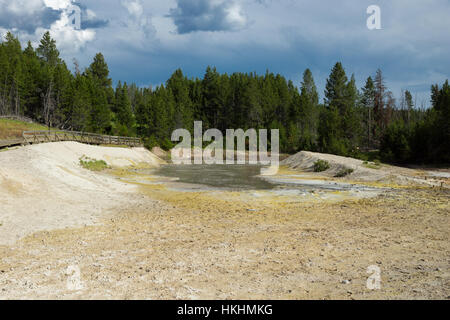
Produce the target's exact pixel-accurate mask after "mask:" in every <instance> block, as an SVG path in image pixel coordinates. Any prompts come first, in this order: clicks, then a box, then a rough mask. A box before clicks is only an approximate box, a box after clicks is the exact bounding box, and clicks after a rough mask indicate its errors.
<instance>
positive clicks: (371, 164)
mask: <svg viewBox="0 0 450 320" xmlns="http://www.w3.org/2000/svg"><path fill="white" fill-rule="evenodd" d="M363 166H364V167H366V168H369V169H375V170H379V169H380V168H381V163H380V161H379V160H375V161H374V162H367V161H364V162H363Z"/></svg>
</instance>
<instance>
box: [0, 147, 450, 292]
mask: <svg viewBox="0 0 450 320" xmlns="http://www.w3.org/2000/svg"><path fill="white" fill-rule="evenodd" d="M114 149H117V148H114ZM9 152H10V151H8V152H7V154H8V153H9ZM30 152H31V151H30ZM32 152H35V151H32ZM122 152H124V158H126V156H128V152H126V151H122ZM44 153H45V152H44ZM30 155H31V154H30ZM33 155H34V156H35V154H33ZM125 155H126V156H125ZM45 156H46V157H50V158H51V157H53V156H51V155H49V154H47V153H45ZM80 156H81V155H80ZM148 156H149V157H150V158H152V159H153V156H150V155H148ZM2 157H5V156H4V155H1V154H0V161H1V159H2ZM8 157H9V158H8ZM8 157H6V159H9V160H10V161H12V160H13V159H16V161H15V164H14V165H12V164H9V165H10V167H8V168H9V170H3V171H2V176H1V177H2V179H3V180H2V184H1V185H2V193H1V196H2V200H3V199H4V198H5V197H4V196H3V195H4V191H3V190H6V189H7V188H8V191H7V192H8V194H10V195H11V194H14V192H17V194H16V195H17V199H23V201H25V200H26V199H28V200H29V201H30V202H29V206H28V208H29V209H30V208H33V206H32V205H31V203H32V200H33V199H34V198H35V197H36V195H35V192H38V191H39V189H42V187H36V188H34V189H33V188H32V186H33V185H34V184H31V183H30V185H28V184H24V183H23V182H21V183H23V184H24V186H25V188H24V190H25V191H24V192H25V194H22V193H21V189H22V186H20V185H17V184H15V183H14V181H18V180H17V178H14V177H16V175H17V174H18V172H16V173H15V175H12V174H9V172H12V171H10V170H11V168H12V169H14V166H18V167H17V168H16V170H18V171H19V172H22V170H23V169H20V165H19V163H18V162H23V161H25V158H18V155H15V156H12V155H8ZM77 157H78V153H77V154H76V155H74V156H72V158H71V159H72V160H67V161H68V163H67V164H66V165H67V166H69V165H70V166H69V168H70V170H73V171H76V173H77V175H79V176H81V178H82V180H79V179H81V178H80V177H79V179H76V181H77V183H75V182H71V183H70V184H69V186H65V183H66V182H64V181H65V179H66V175H67V174H69V173H67V170H66V169H67V168H65V169H64V170H62V169H61V171H59V169H58V170H56V169H55V170H56V172H57V173H58V172H59V173H58V174H61V176H64V179H63V181H60V180H58V179H55V178H54V176H55V175H56V174H57V173H53V174H52V175H50V174H49V173H48V172H47V170H49V169H50V167H48V168H46V170H44V171H33V172H32V173H33V174H31V173H30V177H32V178H33V179H36V181H41V182H42V179H44V177H46V178H45V179H44V181H45V182H46V183H48V186H47V188H51V191H53V192H55V194H56V195H57V197H56V198H57V199H60V201H61V202H60V205H61V207H58V206H55V207H52V206H49V207H47V208H46V211H43V208H45V206H44V207H42V205H43V203H44V202H43V201H42V202H40V205H41V207H38V206H35V207H34V208H35V209H34V211H33V214H37V215H39V217H40V219H44V218H45V216H46V215H49V216H50V217H53V220H52V221H54V220H55V219H56V217H60V218H61V219H62V220H66V219H68V220H69V221H70V216H72V215H75V216H78V215H81V216H83V215H87V216H90V215H94V216H95V222H93V223H92V224H89V225H86V226H85V225H84V224H82V225H80V224H75V225H68V224H67V225H66V226H65V227H62V226H61V225H59V224H55V225H52V224H51V223H48V224H47V225H46V228H42V229H39V230H40V231H39V230H35V231H34V232H32V233H25V236H23V237H19V238H18V239H15V240H14V241H10V242H7V243H6V242H5V243H4V244H3V245H1V246H0V299H10V298H21V299H36V298H57V299H72V298H75V299H94V298H105V299H118V298H119V299H179V298H186V299H214V298H221V299H245V298H247V299H338V298H343V299H382V298H387V299H449V297H450V268H449V257H450V235H449V228H448V226H449V225H450V215H449V214H450V204H449V203H450V201H449V200H450V192H449V190H448V189H446V188H436V187H435V188H433V187H432V186H427V185H422V184H415V183H414V180H408V183H407V184H405V185H398V184H393V183H392V184H391V185H389V184H390V182H388V181H385V182H384V183H382V182H383V181H379V180H376V181H363V180H362V179H359V180H358V181H356V182H355V181H353V180H357V179H356V177H349V178H348V179H341V180H337V182H339V183H342V184H346V185H347V184H350V185H352V184H354V185H358V186H364V187H367V188H374V189H377V194H376V195H375V196H371V197H366V196H362V197H361V196H360V195H358V194H351V193H348V190H328V191H323V193H322V194H321V192H322V191H320V190H312V192H308V194H306V196H303V195H302V194H301V193H300V192H303V191H301V189H297V188H290V187H289V188H287V189H286V188H281V189H276V188H275V189H268V190H267V189H266V190H261V189H259V190H256V189H254V190H251V189H245V190H230V189H221V188H212V187H211V186H205V185H203V186H202V185H200V184H197V185H193V184H188V183H183V182H180V181H177V180H176V179H173V178H171V177H164V176H158V175H156V174H152V172H153V173H154V172H156V170H154V169H150V170H143V169H142V167H141V166H139V165H138V164H137V163H138V162H139V161H135V160H133V162H136V164H131V165H134V167H130V166H129V165H127V166H125V167H122V168H119V167H115V168H114V169H111V170H108V171H107V172H103V173H92V172H85V171H84V170H81V169H79V170H80V171H78V169H75V168H76V167H75V165H76V164H75V163H74V162H76V161H77ZM98 157H99V156H98ZM120 157H122V156H120ZM105 158H106V157H105ZM138 158H139V159H142V158H140V156H137V155H136V160H137V159H138ZM3 159H5V158H3ZM17 159H21V160H20V161H19V160H17ZM121 159H122V158H121ZM58 161H59V160H58ZM4 163H6V162H2V164H4ZM121 164H124V163H122V162H121ZM128 164H130V163H128ZM157 164H158V160H157V161H156V162H155V163H153V165H157ZM34 166H37V164H35V165H34ZM37 167H38V166H37ZM1 168H2V169H3V168H4V167H3V166H2V167H1ZM7 173H8V174H9V176H8V187H7V188H6V187H5V186H6V184H5V181H6V180H5V178H4V177H5V176H6V174H7ZM70 174H71V175H73V173H70ZM411 177H412V178H414V179H415V175H414V176H411ZM272 178H273V179H288V180H292V181H294V182H295V181H297V180H300V181H301V183H305V181H310V182H311V181H313V182H314V181H316V183H327V184H329V183H335V182H336V181H335V179H334V178H332V177H331V174H329V176H326V175H325V176H319V175H316V174H314V173H311V172H309V171H307V169H306V170H300V168H297V169H296V170H292V169H288V168H282V169H281V170H280V172H279V173H278V176H274V177H272ZM269 179H270V178H269ZM302 180H303V181H302ZM20 181H23V180H20ZM55 181H56V182H57V183H56V185H53V183H54V182H55ZM81 181H84V182H81ZM94 182H95V184H94ZM78 183H79V184H78ZM90 183H93V185H91V184H90ZM296 183H298V182H296ZM102 184H105V189H102V188H101V187H100V186H101V185H102ZM89 186H90V187H89ZM58 188H62V189H63V190H67V189H65V188H68V189H69V190H72V189H73V190H84V189H85V190H88V192H87V194H88V195H89V196H86V195H85V196H84V198H76V199H74V200H73V204H72V207H73V208H77V207H80V203H84V205H85V206H88V205H89V207H86V208H85V210H87V212H86V213H83V212H82V211H81V213H80V212H71V213H70V216H69V215H64V216H62V214H63V213H64V212H66V211H65V209H64V208H65V206H66V204H67V203H70V199H71V198H70V197H67V198H64V197H62V195H59V193H57V189H58ZM110 188H115V192H113V195H112V197H114V198H112V199H109V201H105V198H102V195H104V194H111V193H110V192H109V191H108V190H110ZM312 188H313V189H314V186H312ZM299 190H300V191H299ZM107 191H108V192H107ZM38 194H39V193H38ZM83 194H86V192H85V193H83ZM102 199H103V200H102ZM116 201H117V202H116ZM66 202H67V203H66ZM63 204H64V207H63V206H62V205H63ZM93 204H94V205H97V208H95V206H93ZM0 207H1V208H2V212H3V209H4V208H5V205H4V202H3V201H2V202H0ZM8 208H10V210H11V211H10V212H11V214H12V215H14V214H16V212H19V213H20V212H22V211H16V207H14V206H12V205H11V206H9V207H8ZM18 208H21V207H20V206H19V207H18ZM35 211H36V212H35ZM78 211H80V210H78ZM31 216H32V215H31ZM2 217H3V216H2ZM31 221H32V220H31ZM0 223H1V221H0ZM20 223H22V224H24V225H27V223H29V222H28V220H27V219H23V220H22V221H21V222H20ZM5 225H6V226H7V224H4V225H3V226H0V232H3V229H2V228H4V226H5ZM8 228H11V226H10V227H8ZM369 266H377V267H379V268H380V271H381V274H380V275H381V288H380V289H379V290H371V289H369V288H368V287H367V285H366V283H367V278H368V276H369V275H370V274H368V273H367V268H368V267H369ZM73 270H79V271H80V274H79V278H78V279H77V275H76V274H74V273H73ZM74 280H76V282H77V281H78V282H77V283H78V284H79V285H78V286H77V287H76V288H74V287H73V286H70V285H68V284H70V283H73V281H74Z"/></svg>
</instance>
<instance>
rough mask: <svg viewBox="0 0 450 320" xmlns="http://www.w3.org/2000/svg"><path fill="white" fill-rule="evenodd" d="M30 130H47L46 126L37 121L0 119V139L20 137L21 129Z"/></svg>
mask: <svg viewBox="0 0 450 320" xmlns="http://www.w3.org/2000/svg"><path fill="white" fill-rule="evenodd" d="M32 130H48V127H46V126H44V125H41V124H38V123H28V122H25V121H19V120H10V119H0V140H14V139H20V138H22V132H23V131H32Z"/></svg>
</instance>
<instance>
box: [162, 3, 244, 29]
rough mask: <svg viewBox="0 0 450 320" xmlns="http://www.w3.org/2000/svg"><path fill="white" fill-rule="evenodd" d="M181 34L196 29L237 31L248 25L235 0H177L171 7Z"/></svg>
mask: <svg viewBox="0 0 450 320" xmlns="http://www.w3.org/2000/svg"><path fill="white" fill-rule="evenodd" d="M168 16H169V17H171V18H172V20H173V22H174V23H175V25H176V27H177V31H178V33H179V34H185V33H190V32H195V31H236V30H240V29H243V28H244V27H245V26H246V23H247V22H246V17H245V16H244V15H243V14H242V12H241V9H240V6H239V5H238V4H237V3H235V2H233V1H209V0H177V7H176V8H173V9H170V13H169V15H168Z"/></svg>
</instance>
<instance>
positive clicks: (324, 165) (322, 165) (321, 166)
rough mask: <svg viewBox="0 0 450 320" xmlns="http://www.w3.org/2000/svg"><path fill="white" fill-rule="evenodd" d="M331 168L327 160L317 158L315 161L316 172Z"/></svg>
mask: <svg viewBox="0 0 450 320" xmlns="http://www.w3.org/2000/svg"><path fill="white" fill-rule="evenodd" d="M328 169H330V164H329V163H328V161H325V160H317V161H316V162H314V172H322V171H326V170H328Z"/></svg>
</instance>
